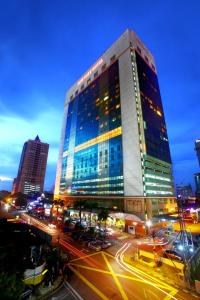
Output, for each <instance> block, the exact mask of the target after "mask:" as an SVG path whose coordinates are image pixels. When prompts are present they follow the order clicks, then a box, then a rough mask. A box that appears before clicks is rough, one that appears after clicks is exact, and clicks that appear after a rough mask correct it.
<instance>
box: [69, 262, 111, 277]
mask: <svg viewBox="0 0 200 300" xmlns="http://www.w3.org/2000/svg"><path fill="white" fill-rule="evenodd" d="M68 265H69V266H76V267H79V268H82V269H86V270H91V271H95V272H100V273H104V274H110V275H112V274H111V273H110V272H109V271H104V270H101V269H96V268H91V267H87V266H82V265H78V264H73V263H69V264H68Z"/></svg>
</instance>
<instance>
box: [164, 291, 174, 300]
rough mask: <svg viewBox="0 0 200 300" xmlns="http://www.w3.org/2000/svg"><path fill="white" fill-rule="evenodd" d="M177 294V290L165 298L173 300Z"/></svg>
mask: <svg viewBox="0 0 200 300" xmlns="http://www.w3.org/2000/svg"><path fill="white" fill-rule="evenodd" d="M176 293H177V290H174V291H171V292H169V295H168V296H166V297H165V298H164V300H170V299H171V298H173V296H174V295H176Z"/></svg>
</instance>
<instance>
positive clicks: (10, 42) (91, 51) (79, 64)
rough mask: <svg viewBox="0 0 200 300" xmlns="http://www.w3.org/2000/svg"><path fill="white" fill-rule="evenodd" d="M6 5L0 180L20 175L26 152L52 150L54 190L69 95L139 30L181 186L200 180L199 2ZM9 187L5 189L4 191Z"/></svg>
mask: <svg viewBox="0 0 200 300" xmlns="http://www.w3.org/2000/svg"><path fill="white" fill-rule="evenodd" d="M182 3H183V2H182V1H166V2H164V1H156V0H155V1H140V2H139V1H134V0H132V1H121V0H120V1H117V2H116V1H101V2H99V3H98V4H97V3H94V2H93V1H87V0H86V1H61V0H60V1H57V2H55V1H51V0H50V1H47V0H43V1H39V0H29V1H17V0H16V1H12V0H11V1H9V2H6V1H1V3H0V25H1V26H0V36H1V39H0V59H1V72H0V112H1V113H0V132H1V135H0V137H1V139H0V178H1V177H8V178H14V177H16V175H17V170H18V165H19V160H20V156H21V151H22V147H23V144H24V142H25V141H26V140H28V139H34V138H35V136H36V135H37V134H38V135H39V136H40V139H41V141H43V142H46V143H49V144H50V149H49V158H48V165H47V172H46V180H45V189H46V190H51V189H52V188H53V186H54V180H55V173H56V163H57V159H58V151H59V142H60V135H61V125H62V118H63V106H64V97H65V92H66V91H67V89H68V88H69V87H70V86H71V85H72V84H73V83H74V82H75V81H76V80H77V79H78V78H79V77H80V76H81V75H82V74H83V73H84V72H85V71H86V70H87V69H88V68H89V67H90V66H91V65H92V64H93V63H94V62H95V61H96V60H97V59H98V57H100V56H101V54H102V53H103V52H104V51H105V50H106V49H107V48H108V47H109V46H110V45H111V44H112V43H113V42H114V41H115V40H116V39H117V38H118V37H119V36H120V35H121V34H122V33H123V31H124V30H125V29H126V28H131V29H133V30H134V31H135V32H136V34H137V35H138V36H139V37H140V39H141V40H142V41H143V43H144V44H145V45H146V47H147V48H148V49H149V50H150V51H151V52H152V54H153V55H154V57H155V60H156V66H157V70H158V78H159V84H160V90H161V95H162V101H163V106H164V111H165V118H166V123H167V128H168V136H169V141H170V149H171V155H172V160H173V165H174V179H175V184H180V183H186V184H187V183H191V184H192V186H193V187H194V179H193V173H195V172H199V171H200V170H199V165H198V160H197V157H196V153H195V151H194V142H195V139H197V138H200V129H199V118H200V117H199V116H200V100H199V99H200V90H199V81H200V57H199V56H200V54H199V45H200V40H199V36H200V26H199V10H200V2H198V1H195V0H194V1H193V0H192V1H185V2H184V5H183V4H182ZM3 188H5V189H11V181H5V182H2V181H0V190H1V189H3Z"/></svg>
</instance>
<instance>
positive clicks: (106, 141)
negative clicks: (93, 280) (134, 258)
mask: <svg viewBox="0 0 200 300" xmlns="http://www.w3.org/2000/svg"><path fill="white" fill-rule="evenodd" d="M173 195H174V190H173V178H172V164H171V157H170V150H169V142H168V136H167V129H166V123H165V118H164V112H163V106H162V100H161V96H160V90H159V85H158V78H157V72H156V67H155V61H154V58H153V57H152V55H151V53H150V52H149V51H148V50H147V48H146V47H145V46H144V44H143V43H142V42H141V41H140V40H139V38H138V37H137V36H136V34H135V33H134V32H133V31H131V30H126V31H125V32H124V33H123V34H122V36H121V37H120V38H119V39H118V40H117V41H116V42H115V43H114V44H113V45H112V46H111V47H110V48H109V49H108V50H107V51H106V52H105V53H104V54H103V55H102V56H101V57H100V58H99V59H98V60H97V61H96V62H95V64H94V65H92V66H91V68H90V69H89V70H87V72H86V73H85V74H83V76H82V77H81V78H80V79H79V80H78V81H76V82H75V84H74V85H73V86H72V87H71V88H70V89H69V90H68V91H67V94H66V101H65V107H64V121H63V129H62V137H61V145H60V154H59V161H58V166H57V176H56V185H55V197H58V196H59V197H60V198H63V199H66V200H69V201H73V199H77V198H87V199H89V198H90V197H91V198H92V199H94V198H95V199H96V200H98V201H99V202H101V203H102V204H103V205H104V206H105V205H106V206H109V207H112V206H117V207H118V208H121V209H123V210H125V211H127V212H132V213H136V214H137V215H140V216H141V217H142V218H144V217H145V216H147V217H151V215H153V214H160V213H166V212H168V211H169V210H170V209H171V207H172V206H173V205H175V202H174V198H173ZM170 205H171V206H170Z"/></svg>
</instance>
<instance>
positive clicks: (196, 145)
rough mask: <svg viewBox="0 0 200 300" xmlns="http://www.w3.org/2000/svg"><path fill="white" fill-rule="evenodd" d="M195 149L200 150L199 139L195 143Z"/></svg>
mask: <svg viewBox="0 0 200 300" xmlns="http://www.w3.org/2000/svg"><path fill="white" fill-rule="evenodd" d="M195 147H196V148H200V139H197V140H196V141H195Z"/></svg>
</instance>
